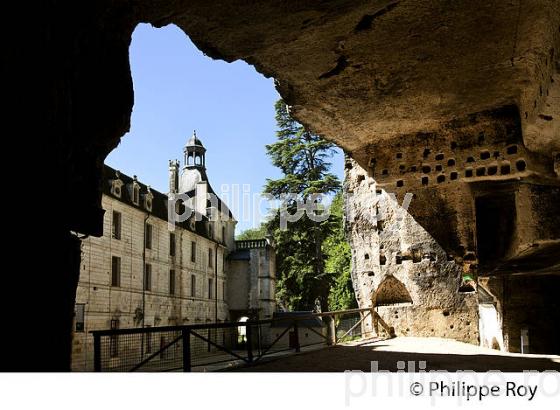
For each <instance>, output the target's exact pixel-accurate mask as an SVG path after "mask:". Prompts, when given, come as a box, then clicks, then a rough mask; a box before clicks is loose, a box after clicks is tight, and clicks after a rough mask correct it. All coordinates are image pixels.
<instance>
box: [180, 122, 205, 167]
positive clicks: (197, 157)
mask: <svg viewBox="0 0 560 410" xmlns="http://www.w3.org/2000/svg"><path fill="white" fill-rule="evenodd" d="M183 151H184V153H185V162H184V164H185V166H184V168H185V169H189V168H199V169H206V148H204V146H203V145H202V141H200V140H199V139H198V137H197V136H196V130H195V131H193V135H192V137H191V138H190V139H189V140H188V141H187V145H185V149H184V150H183Z"/></svg>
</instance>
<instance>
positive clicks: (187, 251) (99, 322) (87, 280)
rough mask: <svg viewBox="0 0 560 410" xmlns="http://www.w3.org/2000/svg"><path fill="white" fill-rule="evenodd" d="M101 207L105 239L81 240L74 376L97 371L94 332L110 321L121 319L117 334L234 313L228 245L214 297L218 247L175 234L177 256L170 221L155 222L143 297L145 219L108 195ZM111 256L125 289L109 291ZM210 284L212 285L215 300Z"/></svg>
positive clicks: (183, 231) (179, 231) (179, 232)
mask: <svg viewBox="0 0 560 410" xmlns="http://www.w3.org/2000/svg"><path fill="white" fill-rule="evenodd" d="M102 205H103V209H105V210H106V212H105V217H104V223H103V228H104V229H103V236H101V237H99V238H96V237H88V238H87V239H85V240H83V241H82V261H81V266H80V280H79V283H78V289H77V296H76V303H77V304H85V306H84V307H85V326H84V328H83V331H76V324H74V334H73V348H72V369H73V370H91V369H92V364H93V338H92V336H91V334H90V333H89V332H90V331H92V330H100V329H109V328H111V321H112V320H118V327H119V328H133V327H141V326H142V325H145V326H167V325H182V324H194V323H206V322H215V321H216V319H217V320H218V321H224V320H226V319H228V315H229V310H228V305H227V303H226V300H225V297H224V296H225V295H226V292H227V278H226V274H227V267H226V271H225V272H224V261H225V258H224V252H225V251H227V250H226V249H225V248H224V247H223V246H221V245H219V246H217V252H218V254H217V263H218V267H217V271H218V276H217V281H218V282H217V293H216V287H215V285H216V282H215V280H216V278H215V271H214V263H215V260H216V258H215V257H214V258H213V260H212V266H210V264H209V262H208V257H209V252H208V249H212V250H213V252H216V242H213V241H210V240H209V239H206V238H205V237H202V236H200V235H197V234H195V233H194V232H191V231H189V230H186V229H183V228H180V227H176V229H175V231H174V234H175V238H176V239H175V241H176V246H175V248H176V252H175V256H171V255H170V250H169V246H170V241H169V234H170V233H169V230H168V226H167V221H164V220H161V219H159V218H156V217H154V216H150V217H149V218H148V219H147V223H149V224H150V225H151V226H152V227H153V228H152V229H153V234H152V249H146V255H145V262H146V263H147V264H150V265H151V269H152V273H151V290H147V291H145V292H143V246H144V220H145V218H146V216H147V213H145V212H142V211H141V210H139V209H136V208H133V207H131V206H129V205H127V204H124V203H122V202H121V201H119V200H116V199H114V198H112V197H110V196H107V195H104V196H103V201H102ZM114 210H115V211H117V212H120V214H121V216H122V224H121V225H122V228H121V238H120V239H115V238H113V237H112V215H113V211H114ZM218 231H219V230H218ZM232 235H233V233H232ZM191 241H194V242H195V243H196V257H195V262H192V261H191ZM112 256H118V257H120V258H121V271H120V286H111V270H112V266H111V263H112V262H111V260H112ZM213 256H214V255H213ZM170 270H175V291H174V293H173V294H170V279H169V275H170ZM191 275H194V276H195V277H196V280H195V282H196V284H195V286H196V289H195V293H194V296H192V293H191ZM209 279H212V281H213V282H212V291H211V294H209V289H208V287H209V285H210V284H209V281H208V280H209ZM224 288H225V289H224ZM209 296H211V297H209ZM216 296H217V299H218V312H217V314H216V300H215V297H216ZM143 312H144V313H143Z"/></svg>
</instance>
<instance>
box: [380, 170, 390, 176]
mask: <svg viewBox="0 0 560 410" xmlns="http://www.w3.org/2000/svg"><path fill="white" fill-rule="evenodd" d="M381 175H385V176H386V175H389V170H388V169H384V170H383V171H381Z"/></svg>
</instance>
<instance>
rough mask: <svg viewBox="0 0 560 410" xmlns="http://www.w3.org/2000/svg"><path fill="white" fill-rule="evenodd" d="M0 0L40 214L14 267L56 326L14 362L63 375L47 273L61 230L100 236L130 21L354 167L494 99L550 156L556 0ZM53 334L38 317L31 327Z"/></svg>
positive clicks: (128, 91) (12, 100)
mask: <svg viewBox="0 0 560 410" xmlns="http://www.w3.org/2000/svg"><path fill="white" fill-rule="evenodd" d="M12 6H13V5H12V4H10V7H9V9H8V11H7V12H6V15H7V16H10V18H7V20H9V22H8V23H14V24H8V25H7V26H6V27H5V31H4V32H3V34H4V35H3V36H2V37H3V40H4V42H5V43H6V47H5V56H6V58H5V61H6V68H7V74H6V75H5V76H4V78H5V79H6V81H7V82H8V83H9V84H8V87H7V88H8V90H9V92H8V97H7V101H9V104H10V105H11V106H12V108H15V112H16V114H18V115H16V116H11V115H10V116H9V117H10V118H9V119H10V120H12V121H13V125H14V127H13V128H14V134H13V135H14V138H13V139H14V141H15V142H17V143H19V144H20V147H19V148H20V150H19V151H18V150H14V151H15V152H26V153H32V154H35V155H36V157H37V162H35V163H34V164H37V166H38V168H39V175H40V179H41V181H42V183H40V184H36V185H35V186H34V195H35V197H36V198H41V200H36V201H33V202H34V205H35V206H30V208H31V209H30V210H29V212H30V213H31V212H33V211H36V203H40V204H41V206H42V207H43V210H44V211H45V214H46V215H48V218H45V219H43V220H42V221H41V222H42V229H43V231H45V232H49V239H50V241H49V242H50V243H51V244H52V245H53V249H48V250H47V249H45V250H38V251H37V254H36V255H35V259H36V260H40V261H41V269H35V268H30V269H29V275H30V277H26V279H27V280H30V281H31V282H33V281H36V282H35V283H36V285H37V286H36V288H37V289H38V291H37V292H35V293H36V294H34V296H33V297H30V298H29V300H33V301H35V304H36V306H37V307H38V308H37V309H33V310H41V311H43V312H44V314H45V315H46V316H47V317H51V318H57V319H56V320H55V321H57V323H56V325H55V328H56V329H59V328H60V329H64V328H67V329H68V334H67V336H61V337H62V338H63V339H64V342H63V343H59V342H60V340H59V339H58V338H56V337H55V338H46V339H45V340H44V343H43V348H42V349H37V348H36V347H34V344H33V342H32V341H31V340H30V341H29V343H30V346H28V347H29V349H26V351H33V352H34V354H33V355H32V356H33V357H31V356H29V357H28V359H29V360H28V362H29V363H28V364H29V368H35V369H40V368H45V369H50V370H52V369H68V368H69V361H68V357H69V350H68V349H67V346H69V334H70V332H69V329H70V326H71V314H72V311H71V306H72V304H73V301H74V296H75V281H76V280H77V273H78V272H77V271H71V269H70V265H72V264H69V265H68V268H65V269H63V268H61V266H63V265H65V262H64V261H69V260H72V258H73V257H74V256H73V255H74V253H75V252H76V249H77V245H71V242H72V240H71V239H69V238H68V231H69V230H74V231H79V232H81V233H83V234H93V235H99V234H100V233H101V229H102V219H103V215H102V213H103V212H102V209H101V189H100V186H99V184H100V181H101V170H102V162H103V160H104V158H105V157H106V155H107V154H108V153H109V152H110V151H111V149H113V148H114V147H115V146H116V145H117V144H118V142H119V140H120V138H121V136H122V135H123V134H124V133H125V132H126V131H127V130H128V128H129V122H130V113H131V109H132V105H133V89H132V81H131V77H130V69H129V61H128V46H129V44H130V40H131V35H132V32H133V30H134V28H135V27H136V25H137V24H138V23H140V22H148V23H152V24H154V25H156V26H163V25H165V24H170V23H175V24H177V25H178V26H180V27H181V28H182V29H183V30H184V31H185V33H186V34H187V35H189V36H190V38H191V39H192V40H193V41H194V42H195V44H196V45H197V46H198V47H199V48H200V49H201V50H202V51H204V52H205V53H206V54H208V55H209V56H212V57H214V58H221V59H224V60H226V61H233V60H236V59H243V60H245V61H247V62H249V63H250V64H253V65H254V66H255V68H256V69H257V70H258V71H259V72H261V73H263V74H265V75H268V76H274V78H275V79H276V80H277V87H278V90H279V91H280V93H281V95H282V96H283V97H284V98H285V100H286V101H287V102H288V103H289V104H290V105H291V106H292V111H293V113H294V114H295V116H296V117H297V118H298V119H299V120H301V121H302V122H304V123H306V124H307V125H309V126H310V127H311V128H313V129H314V130H315V131H317V132H319V133H321V134H323V135H325V136H326V137H327V138H329V139H331V140H333V141H335V142H336V143H338V144H339V145H341V146H342V147H343V148H345V149H346V150H347V151H348V152H351V153H352V155H353V157H354V158H355V159H356V160H357V161H358V162H359V163H360V165H361V166H362V167H364V168H367V167H368V165H369V163H368V162H369V160H370V156H369V154H368V149H367V147H368V146H369V145H370V144H371V143H374V142H379V141H385V142H387V143H390V142H391V141H392V140H393V139H394V138H395V137H398V136H404V135H412V134H415V133H417V132H437V131H438V130H441V129H442V128H446V127H447V128H448V127H451V128H453V121H455V120H457V119H463V120H464V119H467V118H468V116H469V115H471V114H473V113H478V112H483V111H485V110H494V109H497V108H499V107H503V106H508V105H513V106H514V107H516V110H517V111H518V112H519V113H520V121H521V128H522V130H523V133H522V136H523V140H524V142H525V146H526V147H527V149H529V150H530V151H535V152H537V151H538V152H541V153H543V154H544V155H548V156H549V157H550V155H551V154H552V153H553V152H559V151H560V147H559V142H558V140H559V138H558V128H559V126H558V122H559V121H560V116H559V115H558V86H559V84H560V82H559V81H558V80H557V79H558V71H559V62H558V61H559V57H560V51H559V50H560V48H559V44H560V30H559V25H560V3H559V2H558V1H557V0H524V1H518V0H515V1H498V0H496V1H490V2H489V1H487V0H472V1H468V2H466V1H465V2H454V1H449V0H375V1H365V0H364V1H350V0H336V1H328V2H327V1H324V0H310V1H305V2H290V1H282V2H278V1H263V2H247V1H242V0H230V1H225V0H224V1H219V0H218V1H213V2H208V1H204V0H155V1H147V0H119V1H116V0H99V1H95V2H85V1H73V0H72V1H71V0H51V1H46V2H41V3H39V4H33V5H29V4H28V3H20V4H14V6H15V7H16V10H13V11H12V10H10V9H11V8H12ZM11 16H14V17H13V18H11ZM16 16H17V17H16ZM16 25H17V26H16ZM3 28H4V27H3ZM188 75H189V73H188V72H186V73H185V76H188ZM553 80H554V82H553ZM30 127H33V128H34V129H33V131H31V130H30ZM22 132H23V134H24V135H23V136H24V138H17V137H18V136H19V135H20V134H22ZM27 165H29V162H27V164H26V166H27ZM26 166H21V168H26ZM37 175H38V174H37V173H35V174H34V175H33V176H30V177H33V178H37ZM17 180H18V181H21V180H23V178H22V177H18V178H17ZM18 189H21V188H20V187H18ZM14 191H15V190H14ZM45 198H47V199H48V198H56V200H54V201H52V200H51V201H49V200H47V199H45ZM29 202H32V201H29ZM13 208H14V209H13V212H12V213H13V214H16V213H17V214H21V213H22V211H21V209H19V208H20V207H19V206H15V205H14V206H13ZM46 208H49V209H48V212H46V211H47V209H46ZM35 228H36V221H35V219H32V223H29V226H28V227H27V229H23V228H22V227H18V231H19V232H20V235H19V236H18V240H14V241H13V242H14V244H15V245H17V247H19V248H20V252H21V260H25V259H24V258H26V257H28V255H27V254H26V253H25V252H23V251H22V249H24V248H26V247H27V242H26V238H25V237H23V236H22V235H21V232H25V233H28V232H34V230H35ZM69 269H70V270H69ZM45 270H51V271H53V272H55V275H54V276H53V277H50V276H48V275H44V271H45ZM61 272H62V273H61ZM39 289H40V290H39ZM53 300H57V301H59V303H56V304H53V302H52V301H53ZM31 307H32V306H31ZM39 307H40V308H39ZM32 308H33V307H32ZM52 332H53V329H51V328H50V325H49V324H45V325H44V326H43V327H42V328H41V329H40V332H39V331H38V333H44V334H51V333H52ZM32 347H34V348H32ZM44 352H48V354H44ZM47 356H48V358H49V360H46V357H47ZM47 362H48V365H46V363H47ZM53 363H55V365H53ZM43 364H45V365H44V366H43Z"/></svg>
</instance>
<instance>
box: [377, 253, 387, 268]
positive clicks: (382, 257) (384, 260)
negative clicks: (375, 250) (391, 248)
mask: <svg viewBox="0 0 560 410" xmlns="http://www.w3.org/2000/svg"><path fill="white" fill-rule="evenodd" d="M386 263H387V258H386V257H385V255H384V254H383V253H380V254H379V264H380V265H385V264H386Z"/></svg>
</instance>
